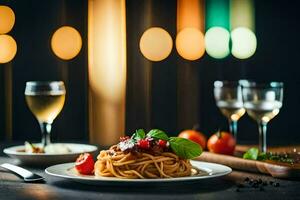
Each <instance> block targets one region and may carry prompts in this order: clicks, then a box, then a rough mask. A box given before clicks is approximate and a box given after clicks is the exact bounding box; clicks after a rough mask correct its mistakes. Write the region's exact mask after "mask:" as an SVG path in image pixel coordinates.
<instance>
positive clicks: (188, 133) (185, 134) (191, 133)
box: [178, 130, 206, 149]
mask: <svg viewBox="0 0 300 200" xmlns="http://www.w3.org/2000/svg"><path fill="white" fill-rule="evenodd" d="M178 137H181V138H185V139H189V140H192V141H193V142H196V143H198V144H199V145H200V146H201V147H202V149H205V147H206V137H205V135H204V134H202V133H201V132H200V131H196V130H184V131H182V132H181V133H179V135H178Z"/></svg>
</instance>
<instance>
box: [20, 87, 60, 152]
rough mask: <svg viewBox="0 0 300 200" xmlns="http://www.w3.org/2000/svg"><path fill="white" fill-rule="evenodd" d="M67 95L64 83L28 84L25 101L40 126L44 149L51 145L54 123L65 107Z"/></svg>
mask: <svg viewBox="0 0 300 200" xmlns="http://www.w3.org/2000/svg"><path fill="white" fill-rule="evenodd" d="M65 95H66V89H65V85H64V83H63V82H62V81H51V82H41V81H29V82H26V88H25V99H26V102H27V105H28V107H29V109H30V110H31V112H32V113H33V115H34V116H35V117H36V119H37V120H38V122H39V124H40V128H41V132H42V147H43V148H45V147H46V146H47V145H49V144H50V143H51V140H50V132H51V127H52V123H53V120H54V119H55V118H56V117H57V115H58V114H59V113H60V111H61V110H62V108H63V106H64V102H65Z"/></svg>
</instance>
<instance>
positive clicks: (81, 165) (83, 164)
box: [75, 153, 95, 175]
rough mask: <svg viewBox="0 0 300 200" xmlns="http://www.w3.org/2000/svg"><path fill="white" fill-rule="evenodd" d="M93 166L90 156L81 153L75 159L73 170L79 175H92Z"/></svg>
mask: <svg viewBox="0 0 300 200" xmlns="http://www.w3.org/2000/svg"><path fill="white" fill-rule="evenodd" d="M94 164H95V162H94V159H93V157H92V155H91V154H89V153H83V154H81V155H80V156H79V157H78V158H77V159H76V162H75V169H76V170H77V171H78V172H79V173H80V174H86V175H87V174H93V171H94Z"/></svg>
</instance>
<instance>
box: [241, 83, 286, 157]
mask: <svg viewBox="0 0 300 200" xmlns="http://www.w3.org/2000/svg"><path fill="white" fill-rule="evenodd" d="M242 94H243V101H244V107H245V108H246V110H247V113H248V115H249V116H250V117H251V118H253V119H254V120H256V121H257V123H258V127H259V150H260V151H261V152H266V151H267V141H266V136H267V135H266V134H267V124H268V122H269V121H270V120H271V119H273V118H274V117H275V116H276V115H277V114H278V113H279V109H280V108H281V107H282V99H283V83H281V82H271V83H267V84H264V83H263V84H261V83H254V82H249V83H247V84H244V85H242Z"/></svg>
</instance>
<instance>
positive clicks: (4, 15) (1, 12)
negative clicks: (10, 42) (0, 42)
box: [0, 6, 15, 34]
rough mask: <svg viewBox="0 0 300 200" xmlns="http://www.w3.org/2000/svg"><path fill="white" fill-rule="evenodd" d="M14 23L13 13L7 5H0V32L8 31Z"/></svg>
mask: <svg viewBox="0 0 300 200" xmlns="http://www.w3.org/2000/svg"><path fill="white" fill-rule="evenodd" d="M14 24H15V13H14V11H13V10H12V9H11V8H10V7H8V6H0V34H5V33H8V32H9V31H10V30H11V29H12V28H13V26H14Z"/></svg>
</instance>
